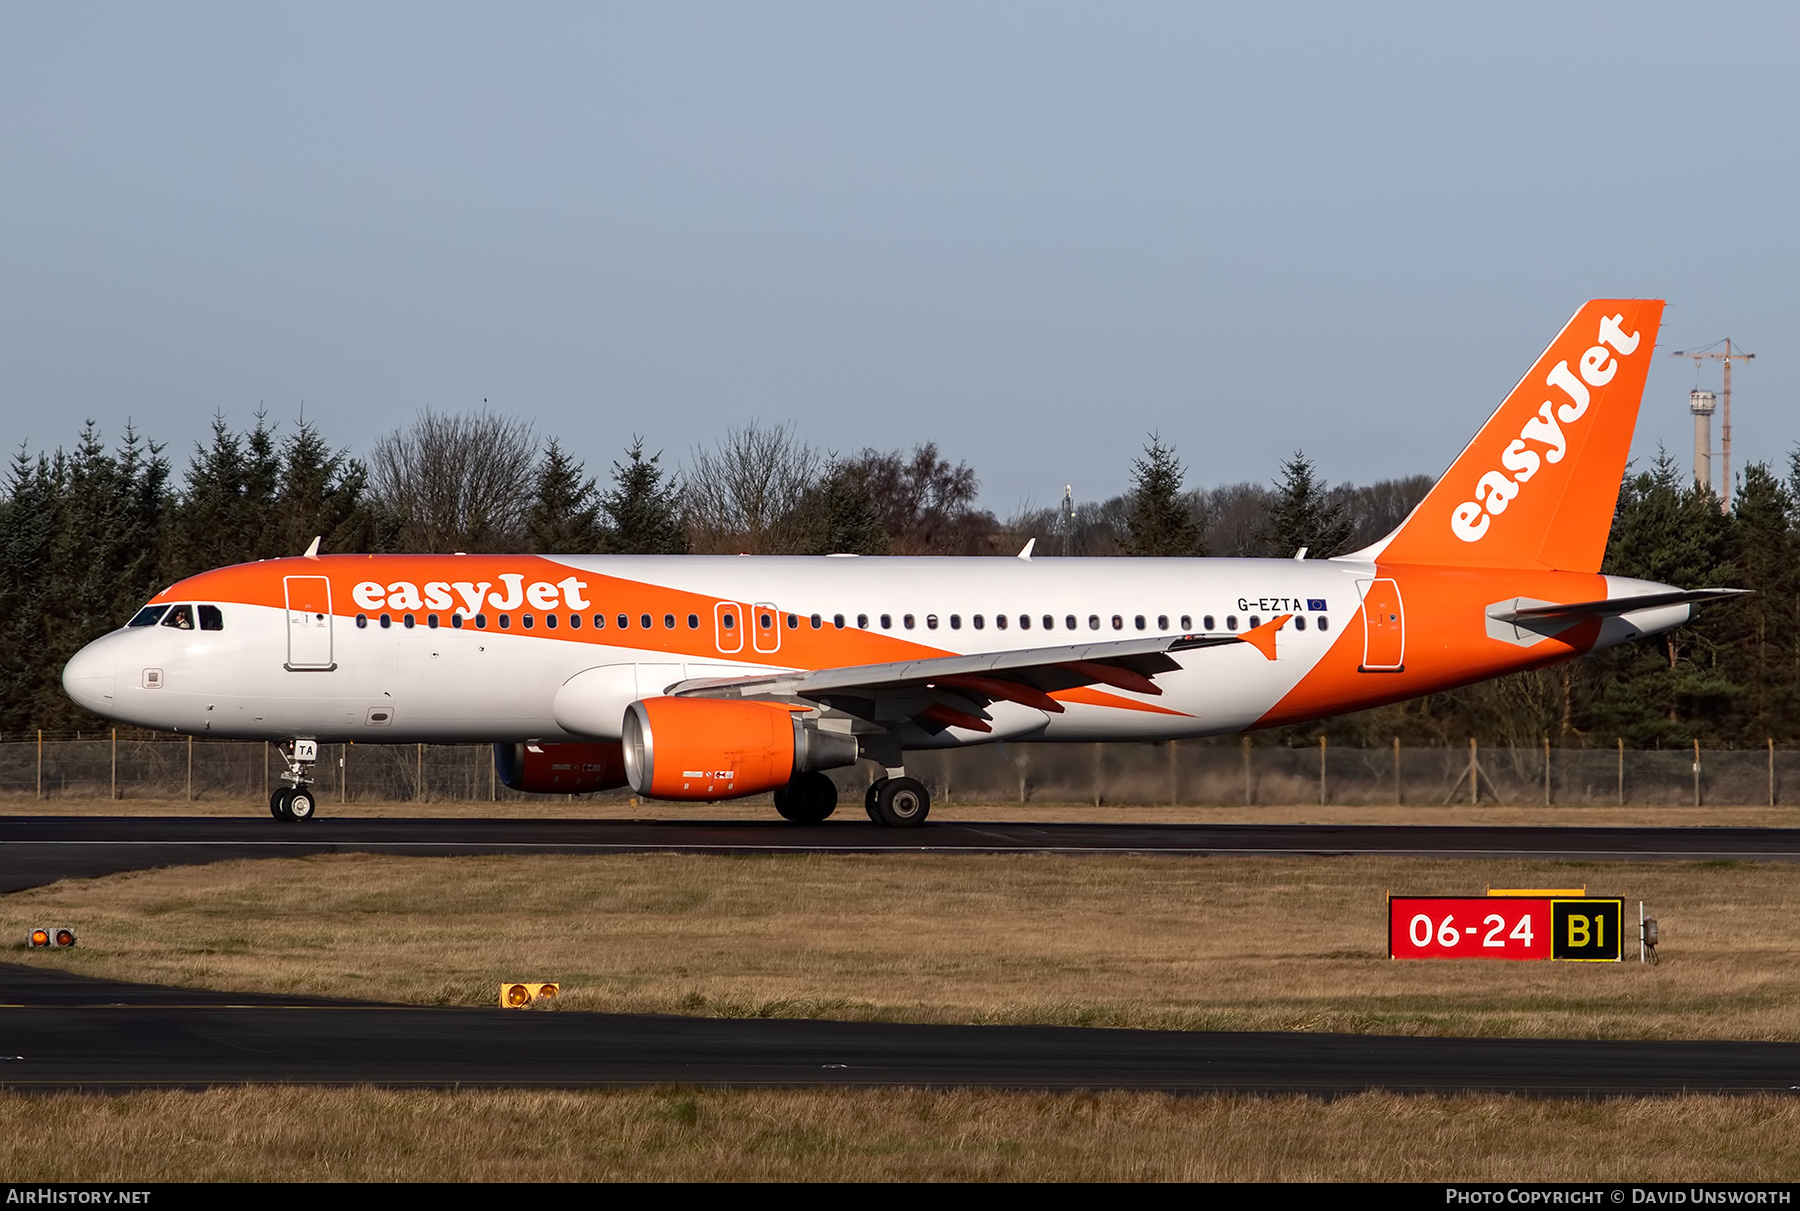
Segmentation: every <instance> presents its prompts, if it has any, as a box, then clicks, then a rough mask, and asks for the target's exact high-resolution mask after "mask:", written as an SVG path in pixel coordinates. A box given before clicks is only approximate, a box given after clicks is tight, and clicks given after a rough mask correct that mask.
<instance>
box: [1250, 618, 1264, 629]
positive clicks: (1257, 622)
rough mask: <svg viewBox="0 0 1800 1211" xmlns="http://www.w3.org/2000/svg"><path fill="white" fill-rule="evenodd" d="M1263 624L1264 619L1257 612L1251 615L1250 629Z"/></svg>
mask: <svg viewBox="0 0 1800 1211" xmlns="http://www.w3.org/2000/svg"><path fill="white" fill-rule="evenodd" d="M1261 625H1262V619H1261V618H1260V617H1258V616H1257V615H1255V614H1252V615H1250V629H1251V630H1253V631H1254V630H1255V629H1256V628H1257V627H1259V626H1261Z"/></svg>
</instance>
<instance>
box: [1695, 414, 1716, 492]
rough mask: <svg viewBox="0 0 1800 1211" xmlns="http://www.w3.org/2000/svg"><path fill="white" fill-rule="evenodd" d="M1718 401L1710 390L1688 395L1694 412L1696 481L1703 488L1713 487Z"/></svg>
mask: <svg viewBox="0 0 1800 1211" xmlns="http://www.w3.org/2000/svg"><path fill="white" fill-rule="evenodd" d="M1718 402H1719V399H1718V396H1716V395H1714V394H1713V393H1712V392H1710V391H1695V392H1693V393H1691V394H1690V395H1689V396H1688V411H1690V412H1692V413H1693V414H1694V482H1695V483H1696V484H1698V485H1699V486H1700V487H1702V488H1711V487H1712V418H1713V408H1714V407H1715V406H1716V405H1717V404H1718Z"/></svg>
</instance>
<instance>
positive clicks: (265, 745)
mask: <svg viewBox="0 0 1800 1211" xmlns="http://www.w3.org/2000/svg"><path fill="white" fill-rule="evenodd" d="M268 797H269V742H268V741H267V740H265V741H263V798H265V799H267V798H268Z"/></svg>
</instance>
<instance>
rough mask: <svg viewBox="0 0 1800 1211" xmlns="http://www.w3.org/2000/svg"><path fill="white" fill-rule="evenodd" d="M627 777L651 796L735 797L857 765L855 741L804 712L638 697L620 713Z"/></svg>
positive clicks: (731, 701) (771, 705)
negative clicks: (822, 726)
mask: <svg viewBox="0 0 1800 1211" xmlns="http://www.w3.org/2000/svg"><path fill="white" fill-rule="evenodd" d="M624 732H625V739H624V747H625V775H626V777H627V778H628V779H629V780H630V782H631V789H633V790H635V791H636V792H637V793H638V794H640V795H648V796H651V797H652V798H656V799H732V798H736V797H738V796H740V795H754V794H758V793H760V792H762V791H770V790H774V789H775V788H777V787H780V786H785V785H787V783H788V782H789V781H790V780H791V779H793V778H794V777H796V776H797V775H800V774H806V773H811V772H813V771H815V770H826V769H834V768H836V767H838V766H841V765H854V764H855V763H856V738H855V737H854V736H850V735H847V734H844V733H841V732H826V731H821V730H820V729H819V727H818V726H817V724H816V723H815V722H814V721H812V720H809V719H807V718H805V717H804V712H803V711H800V710H798V709H796V708H793V707H789V706H785V705H783V704H781V703H777V702H746V701H744V700H742V699H737V698H666V697H665V698H641V699H639V700H638V701H636V702H633V703H632V704H631V705H630V706H629V707H627V708H626V710H625V727H624Z"/></svg>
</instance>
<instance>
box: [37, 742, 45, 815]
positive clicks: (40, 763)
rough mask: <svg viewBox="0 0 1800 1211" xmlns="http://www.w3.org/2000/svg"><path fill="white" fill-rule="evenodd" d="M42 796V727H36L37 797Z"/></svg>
mask: <svg viewBox="0 0 1800 1211" xmlns="http://www.w3.org/2000/svg"><path fill="white" fill-rule="evenodd" d="M43 797H44V729H43V728H41V727H40V728H39V729H38V798H40V799H42V798H43Z"/></svg>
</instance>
